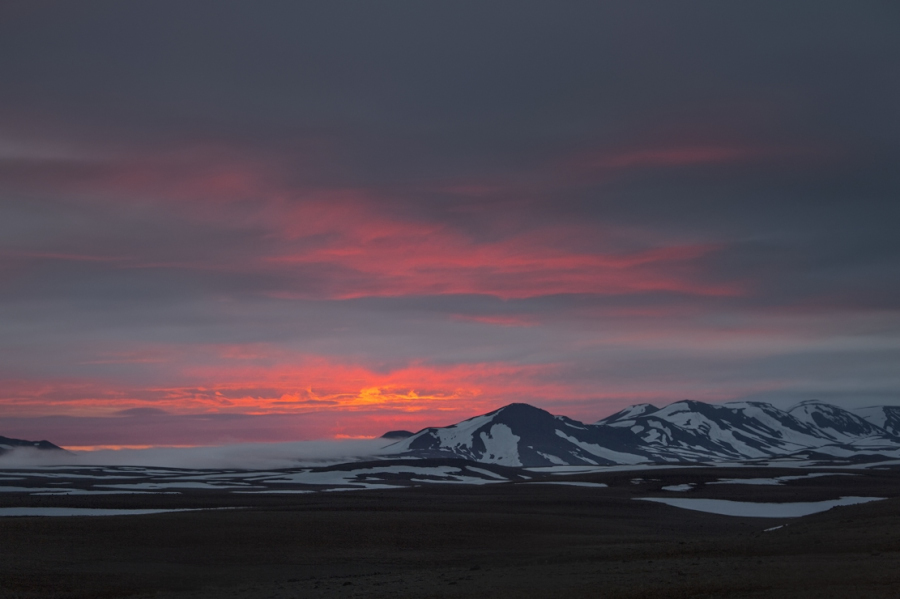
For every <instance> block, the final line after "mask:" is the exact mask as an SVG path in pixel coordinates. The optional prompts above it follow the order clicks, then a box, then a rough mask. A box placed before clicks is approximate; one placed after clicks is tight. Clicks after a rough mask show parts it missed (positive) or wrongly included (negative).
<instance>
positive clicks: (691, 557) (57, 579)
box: [0, 460, 900, 599]
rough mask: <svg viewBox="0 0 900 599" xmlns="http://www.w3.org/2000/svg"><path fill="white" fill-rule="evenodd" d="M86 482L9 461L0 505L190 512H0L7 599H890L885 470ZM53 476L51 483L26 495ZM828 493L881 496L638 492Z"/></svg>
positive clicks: (898, 483) (899, 534)
mask: <svg viewBox="0 0 900 599" xmlns="http://www.w3.org/2000/svg"><path fill="white" fill-rule="evenodd" d="M420 463H421V462H420ZM429 465H430V466H431V467H436V468H439V469H440V468H443V471H444V472H448V471H452V469H453V468H458V469H459V470H458V471H459V472H463V471H464V468H465V465H464V463H462V462H454V461H452V460H450V461H446V463H442V464H429ZM478 466H479V468H481V467H482V465H478ZM356 468H357V469H358V468H359V466H356ZM85 472H86V470H85V469H83V468H82V469H70V470H67V469H53V470H40V471H36V470H30V471H24V470H4V471H2V472H0V475H2V476H3V477H4V479H5V480H4V481H3V483H2V484H3V485H6V492H3V493H0V509H6V508H91V509H98V508H107V509H178V510H196V511H173V512H165V513H156V514H145V515H124V516H109V517H85V516H67V517H2V518H0V597H2V598H3V599H6V598H10V599H13V598H14V599H43V598H51V597H53V598H66V599H87V598H117V597H130V598H136V599H143V598H148V599H149V598H159V599H163V598H166V599H168V598H171V599H176V598H210V599H212V598H223V599H232V598H234V599H237V598H245V597H246V598H257V597H258V598H278V599H281V598H293V597H311V598H313V597H373V598H374V597H384V598H391V599H396V598H402V597H447V598H450V597H548V598H549V597H609V598H617V599H619V598H621V599H637V598H651V597H652V598H671V599H676V598H688V597H691V598H693V597H697V598H699V597H747V598H750V597H778V598H782V597H783V598H792V599H793V598H823V597H834V598H847V597H861V598H863V597H864V598H881V597H885V598H888V597H890V598H896V597H900V469H898V467H897V466H895V465H894V466H877V465H876V466H869V467H866V468H861V467H851V468H844V467H834V468H826V467H820V468H815V469H813V468H790V467H773V466H767V467H728V466H717V467H707V466H693V467H674V468H673V467H669V468H661V469H641V470H635V469H618V468H610V469H595V470H593V471H583V472H569V473H565V474H560V473H559V472H555V473H550V472H545V473H541V472H531V473H530V474H529V475H528V478H527V479H526V478H524V477H522V476H516V475H515V473H514V472H512V470H511V469H510V470H504V469H502V468H499V467H490V468H489V469H488V470H484V469H482V470H481V472H483V473H487V472H492V473H493V474H494V475H495V478H496V477H497V476H499V475H498V473H501V474H505V475H506V476H507V478H508V479H509V480H506V481H500V482H495V483H493V484H467V483H458V484H447V483H446V482H444V483H433V484H432V483H428V482H416V483H414V482H412V481H409V482H404V481H402V480H399V479H395V480H393V486H391V485H383V486H382V485H379V484H371V485H369V488H368V489H365V490H359V489H353V490H343V491H341V492H335V490H336V489H341V488H343V489H347V488H348V487H346V486H345V487H341V486H331V487H327V488H328V489H330V491H326V490H324V489H325V488H326V487H322V486H319V487H316V488H317V489H318V490H312V489H313V488H311V487H309V486H308V485H303V484H288V485H286V486H285V487H279V488H278V489H275V492H273V491H272V490H271V489H268V488H262V491H261V492H236V491H235V490H234V485H236V483H234V484H233V485H232V487H231V488H223V489H217V488H204V486H203V485H202V484H197V485H194V488H191V486H190V485H187V484H186V483H181V484H183V485H184V487H182V488H179V489H177V490H173V489H175V488H176V487H177V485H176V486H174V487H173V486H171V485H170V488H169V489H168V490H165V491H164V490H160V489H159V487H160V485H161V483H159V482H156V483H154V482H146V481H147V480H157V481H158V480H159V479H160V477H162V476H163V475H165V476H168V477H169V479H171V478H172V475H175V478H179V477H180V478H181V479H182V480H183V479H184V478H187V477H190V478H192V479H193V480H199V479H201V478H202V477H203V476H206V477H207V480H210V479H214V480H221V477H222V475H221V473H215V472H212V473H209V472H207V473H199V474H198V473H197V472H188V471H182V472H180V473H179V472H176V471H167V473H165V472H158V471H156V472H154V471H150V470H147V471H140V470H139V469H136V470H134V469H133V470H131V471H130V472H129V470H128V469H119V470H116V469H105V470H104V473H105V475H108V476H112V477H116V478H115V480H118V481H125V482H124V483H121V484H123V485H125V486H126V487H127V485H128V484H133V485H138V484H140V485H143V486H144V488H145V489H146V488H155V489H156V491H155V492H149V491H144V492H125V491H123V490H122V489H120V491H122V492H117V493H115V494H103V493H99V494H97V493H96V492H93V491H91V488H94V487H92V486H91V485H93V484H95V483H96V480H95V478H96V477H95V478H92V475H91V473H90V471H89V470H88V471H87V472H88V473H87V474H85ZM226 474H230V475H231V476H232V477H240V476H245V477H247V476H250V475H251V474H252V473H247V472H243V473H242V472H235V471H230V472H229V473H226ZM268 474H269V475H287V477H288V478H289V474H290V473H289V472H288V471H284V472H278V471H275V472H269V473H268ZM812 474H815V476H810V475H812ZM128 476H131V477H132V478H131V479H129V478H128ZM154 477H155V478H154ZM137 480H144V481H145V482H143V483H140V482H135V481H137ZM231 480H236V479H235V478H232V479H231ZM106 482H107V483H111V481H109V480H107V481H106ZM560 483H566V484H560ZM571 483H576V484H571ZM586 483H587V484H586ZM14 485H18V486H14ZM59 485H63V486H64V487H65V489H66V490H65V491H64V492H52V493H46V494H41V492H40V491H39V489H42V488H53V487H54V486H59ZM154 485H155V487H154ZM208 486H210V487H212V486H213V485H208ZM255 488H257V489H259V488H260V487H255ZM304 491H306V492H304ZM841 497H857V498H875V497H877V498H884V499H882V500H878V501H869V502H867V503H861V504H858V505H846V506H841V507H834V508H833V509H829V510H826V511H822V512H819V513H815V514H811V515H807V516H802V517H788V518H772V517H741V516H725V515H717V514H712V513H706V512H703V511H696V510H691V509H683V508H679V507H673V506H671V505H667V504H665V503H659V502H655V501H646V500H645V499H648V498H651V499H652V498H656V499H664V500H666V501H668V500H671V499H673V498H677V499H691V500H693V499H703V498H705V499H712V500H729V501H740V502H755V503H757V504H760V505H763V504H773V503H777V504H782V505H784V504H786V503H796V502H820V501H827V500H835V499H838V498H841ZM213 508H214V509H213Z"/></svg>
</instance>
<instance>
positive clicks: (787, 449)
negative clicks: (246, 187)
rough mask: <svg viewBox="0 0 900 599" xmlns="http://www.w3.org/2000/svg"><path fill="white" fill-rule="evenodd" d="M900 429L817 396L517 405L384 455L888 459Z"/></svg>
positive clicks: (623, 460)
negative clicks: (573, 414)
mask: <svg viewBox="0 0 900 599" xmlns="http://www.w3.org/2000/svg"><path fill="white" fill-rule="evenodd" d="M898 427H900V411H898V409H897V408H896V407H890V406H888V407H880V408H865V409H860V410H858V413H857V412H854V411H851V410H846V409H843V408H840V407H837V406H833V405H830V404H826V403H823V402H820V401H815V400H813V401H804V402H802V403H800V404H798V405H796V406H794V407H792V408H791V409H789V410H781V409H779V408H776V407H775V406H773V405H771V404H768V403H764V402H754V401H748V402H733V403H725V404H707V403H703V402H700V401H689V400H685V401H678V402H675V403H673V404H670V405H668V406H665V407H663V408H656V407H655V406H651V405H649V404H642V405H638V406H632V407H631V408H626V409H625V410H622V411H621V412H619V413H617V414H613V415H612V416H609V417H607V418H604V419H602V420H600V421H599V422H596V423H594V424H585V423H582V422H578V421H577V420H572V419H571V418H566V417H565V416H555V415H553V414H551V413H550V412H547V411H545V410H541V409H539V408H536V407H534V406H530V405H528V404H521V403H518V404H510V405H508V406H505V407H502V408H500V409H499V410H495V411H493V412H490V413H488V414H484V415H482V416H476V417H475V418H470V419H469V420H465V421H463V422H460V423H458V424H454V425H452V426H447V427H441V428H427V429H424V430H422V431H420V432H418V433H416V434H414V435H411V436H408V437H406V438H403V439H402V440H400V441H398V442H397V443H395V444H393V445H391V446H389V447H388V448H386V450H385V452H386V453H388V454H392V455H402V456H406V457H421V458H449V457H456V458H464V459H467V460H471V461H475V462H482V463H489V464H501V465H504V466H524V467H528V468H530V467H541V466H576V465H603V466H611V465H620V464H641V463H698V462H724V461H744V460H764V459H779V458H792V459H795V460H804V459H806V460H838V461H841V460H842V461H847V462H855V461H880V460H889V459H891V460H897V459H900V435H898ZM385 437H387V435H385Z"/></svg>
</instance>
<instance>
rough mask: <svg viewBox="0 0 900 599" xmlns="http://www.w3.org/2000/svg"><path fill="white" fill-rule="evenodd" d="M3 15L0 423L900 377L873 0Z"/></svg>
mask: <svg viewBox="0 0 900 599" xmlns="http://www.w3.org/2000/svg"><path fill="white" fill-rule="evenodd" d="M0 11H2V13H0V14H2V18H0V77H2V80H3V81H4V82H5V85H4V88H5V92H4V95H3V98H2V99H0V414H2V416H0V432H3V434H6V435H10V436H21V437H26V438H30V437H35V438H50V439H51V440H52V441H55V442H58V443H61V444H69V445H78V446H89V445H123V444H132V445H147V444H150V445H152V444H176V445H177V444H208V443H228V442H233V441H236V440H240V441H247V442H249V441H274V440H282V441H287V440H291V439H300V438H305V439H312V438H322V437H330V436H334V435H350V436H354V435H377V434H380V433H381V432H383V430H386V429H389V428H399V427H403V428H421V427H423V426H427V425H441V424H449V423H450V422H453V421H455V420H459V419H461V418H464V417H468V416H471V415H473V414H474V413H477V412H483V411H488V410H490V409H493V408H496V407H498V406H500V405H503V404H504V403H508V402H511V401H528V402H532V403H535V404H537V405H540V406H542V407H545V408H548V409H551V410H553V411H554V412H563V413H568V414H569V415H571V416H573V417H577V418H582V419H586V420H590V419H595V418H598V417H600V416H603V415H605V414H607V413H610V412H612V411H614V410H616V409H618V408H620V407H623V406H624V405H627V404H630V403H634V402H638V401H655V402H660V403H666V402H669V401H673V400H678V399H683V398H693V399H700V400H705V401H717V400H727V399H738V398H763V399H766V400H771V401H775V402H779V401H784V402H786V403H790V402H793V401H796V400H798V399H808V398H811V397H819V398H822V399H827V400H828V401H832V402H838V403H841V402H844V403H897V402H900V378H898V375H897V371H896V364H897V362H898V358H900V317H898V310H900V302H898V298H900V241H898V239H900V238H898V236H897V235H896V230H895V229H896V223H897V222H898V217H900V203H898V202H897V200H896V198H897V197H898V193H900V174H898V171H897V169H896V164H897V162H898V159H900V142H898V140H900V119H898V117H897V111H896V108H895V107H896V106H897V105H898V104H900V82H898V79H897V78H896V76H895V71H896V64H897V60H898V59H900V41H898V39H897V36H896V35H895V31H894V28H893V27H892V26H891V24H892V23H894V22H896V17H897V14H896V9H895V8H894V7H892V6H888V5H886V4H878V5H876V4H870V5H865V6H862V5H853V6H851V5H840V6H839V5H833V6H823V5H822V3H817V2H809V3H806V2H800V3H792V4H791V5H790V6H785V5H784V4H783V3H777V2H771V3H770V2H762V3H754V4H753V5H752V6H751V5H748V6H724V5H721V3H715V2H697V3H693V4H691V7H690V8H686V7H683V6H678V7H676V6H672V5H669V4H667V3H657V4H651V5H647V6H637V5H630V4H622V5H596V6H586V5H575V4H573V5H566V6H558V5H554V6H552V7H551V6H550V5H547V4H544V3H532V2H515V3H505V2H494V3H491V4H490V5H484V4H483V3H476V2H472V3H469V2H456V3H453V4H452V5H446V6H439V5H425V4H422V5H415V6H395V7H385V6H376V5H371V6H369V5H364V4H356V3H348V4H345V3H342V2H330V3H328V4H327V5H324V4H323V5H321V6H309V5H300V4H293V3H278V2H262V3H254V4H253V5H249V4H243V3H231V2H209V3H206V2H192V3H190V5H186V4H184V3H180V2H167V1H161V2H155V3H154V4H153V6H137V5H134V6H126V5H120V4H115V3H106V2H88V3H87V4H83V5H81V6H80V7H79V8H78V9H76V8H74V7H69V8H67V7H64V6H63V7H61V6H57V5H50V4H44V3H42V2H29V3H19V4H15V3H14V4H6V5H4V7H3V8H0ZM128 410H151V411H146V412H143V413H141V412H133V411H132V412H128ZM152 410H156V411H155V412H154V411H152ZM123 411H125V412H123ZM237 423H240V425H238V424H237ZM241 427H243V428H241ZM123 431H127V432H123ZM122 437H128V438H129V439H130V441H126V440H123V439H122Z"/></svg>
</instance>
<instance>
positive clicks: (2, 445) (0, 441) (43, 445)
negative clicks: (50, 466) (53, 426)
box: [0, 436, 65, 454]
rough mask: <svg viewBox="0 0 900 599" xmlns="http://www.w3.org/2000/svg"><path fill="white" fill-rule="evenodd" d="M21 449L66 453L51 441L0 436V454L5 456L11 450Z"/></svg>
mask: <svg viewBox="0 0 900 599" xmlns="http://www.w3.org/2000/svg"><path fill="white" fill-rule="evenodd" d="M19 447H28V448H32V449H46V450H50V451H65V450H64V449H63V448H62V447H58V446H56V445H54V444H53V443H51V442H50V441H25V440H24V439H11V438H9V437H3V436H0V454H3V453H5V452H7V451H9V450H10V449H15V448H19Z"/></svg>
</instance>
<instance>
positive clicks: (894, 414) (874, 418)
mask: <svg viewBox="0 0 900 599" xmlns="http://www.w3.org/2000/svg"><path fill="white" fill-rule="evenodd" d="M854 412H856V413H857V414H859V415H860V416H862V417H863V418H865V419H866V420H868V421H869V422H871V423H872V424H874V425H875V426H877V427H880V428H882V429H884V430H886V431H887V432H889V433H890V434H892V435H894V436H898V437H900V406H872V407H869V408H859V409H857V410H854Z"/></svg>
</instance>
